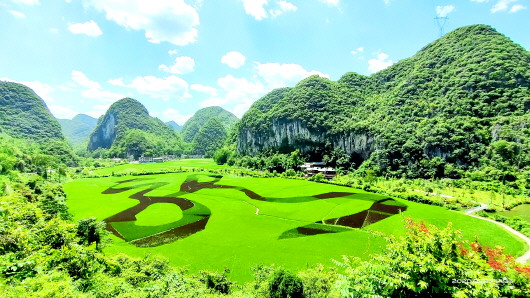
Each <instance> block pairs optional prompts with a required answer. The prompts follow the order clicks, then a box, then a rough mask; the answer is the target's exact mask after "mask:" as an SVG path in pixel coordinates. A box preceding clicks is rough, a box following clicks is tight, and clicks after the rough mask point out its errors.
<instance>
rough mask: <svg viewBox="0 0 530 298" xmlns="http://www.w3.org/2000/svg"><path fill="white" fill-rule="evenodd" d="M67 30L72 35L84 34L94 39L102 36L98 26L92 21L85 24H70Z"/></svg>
mask: <svg viewBox="0 0 530 298" xmlns="http://www.w3.org/2000/svg"><path fill="white" fill-rule="evenodd" d="M68 30H69V31H70V32H72V33H73V34H85V35H88V36H92V37H96V36H100V35H101V34H103V32H102V31H101V29H100V28H99V26H98V24H96V22H94V21H89V22H86V23H76V24H70V25H69V26H68Z"/></svg>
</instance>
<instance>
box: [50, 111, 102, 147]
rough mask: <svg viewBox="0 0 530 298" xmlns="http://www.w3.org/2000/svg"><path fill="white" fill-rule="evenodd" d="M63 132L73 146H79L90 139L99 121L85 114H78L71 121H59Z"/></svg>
mask: <svg viewBox="0 0 530 298" xmlns="http://www.w3.org/2000/svg"><path fill="white" fill-rule="evenodd" d="M57 121H59V124H60V125H61V130H62V132H63V134H64V136H65V137H66V139H67V140H68V142H69V143H70V144H71V145H72V146H77V145H80V144H82V143H83V142H85V141H87V140H88V137H89V136H90V134H91V133H92V131H93V130H94V128H96V125H97V123H98V119H96V118H92V117H90V116H88V115H85V114H78V115H76V116H75V117H74V118H72V119H71V120H70V119H57Z"/></svg>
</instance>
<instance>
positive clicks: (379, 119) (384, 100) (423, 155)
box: [237, 25, 530, 177]
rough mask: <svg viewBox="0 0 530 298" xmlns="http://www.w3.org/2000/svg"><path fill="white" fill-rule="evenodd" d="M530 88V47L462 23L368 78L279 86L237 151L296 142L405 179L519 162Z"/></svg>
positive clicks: (248, 117) (248, 125)
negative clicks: (525, 47) (287, 86)
mask: <svg viewBox="0 0 530 298" xmlns="http://www.w3.org/2000/svg"><path fill="white" fill-rule="evenodd" d="M529 86H530V53H529V52H528V51H526V50H525V49H524V48H522V47H521V46H519V45H517V44H515V43H514V42H512V41H511V40H510V39H509V38H507V37H506V36H504V35H502V34H500V33H498V32H497V31H496V30H495V29H493V28H491V27H489V26H485V25H474V26H468V27H463V28H459V29H457V30H455V31H453V32H451V33H449V34H447V35H445V36H444V37H442V38H440V39H439V40H437V41H435V42H433V43H431V44H429V45H427V46H426V47H424V48H423V49H421V50H420V51H419V52H418V53H417V54H416V55H414V56H413V57H411V58H408V59H404V60H402V61H400V62H398V63H396V64H395V65H393V66H391V67H389V68H387V69H385V70H383V71H380V72H378V73H376V74H374V75H372V76H362V75H359V74H355V73H347V74H345V75H344V76H343V77H342V78H341V79H340V80H339V81H337V82H333V81H330V80H328V79H325V78H320V77H317V76H313V77H309V78H307V79H305V80H303V81H301V82H300V83H298V84H297V85H296V86H295V87H294V88H283V89H278V90H274V91H273V92H271V93H269V94H268V95H266V96H265V97H263V98H262V99H260V100H258V101H257V102H256V103H255V104H254V105H253V106H252V107H251V108H250V109H249V111H248V112H247V113H246V114H245V115H244V116H243V118H242V121H241V123H240V126H239V131H238V135H237V150H238V152H239V153H240V154H242V155H257V154H263V152H265V151H271V150H272V151H279V152H291V151H293V150H295V149H300V151H301V152H303V153H304V154H305V155H307V156H308V157H309V158H310V159H313V160H321V159H322V158H324V157H326V158H328V159H329V158H330V156H331V159H333V158H346V160H349V164H350V165H353V166H354V167H359V166H360V165H361V164H363V163H364V166H365V167H369V168H372V169H374V170H376V171H377V172H380V173H389V174H393V175H396V176H402V175H406V176H409V177H417V176H423V177H433V176H458V175H459V174H458V173H459V171H461V170H469V169H478V168H480V167H485V166H493V167H495V168H498V169H504V170H506V169H513V168H519V169H523V168H524V167H526V166H528V165H530V160H529V157H528V149H529V143H528V140H529V139H530V131H529V129H528V123H529V120H530V119H529V117H530V116H529V113H528V109H529V108H530V90H529ZM524 152H526V153H524Z"/></svg>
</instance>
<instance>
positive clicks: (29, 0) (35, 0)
mask: <svg viewBox="0 0 530 298" xmlns="http://www.w3.org/2000/svg"><path fill="white" fill-rule="evenodd" d="M11 2H14V3H19V4H25V5H38V4H39V0H11Z"/></svg>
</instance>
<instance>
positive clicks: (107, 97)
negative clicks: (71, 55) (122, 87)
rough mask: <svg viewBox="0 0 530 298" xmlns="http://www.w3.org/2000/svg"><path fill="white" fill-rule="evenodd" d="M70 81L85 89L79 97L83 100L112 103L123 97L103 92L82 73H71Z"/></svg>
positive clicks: (99, 86)
mask: <svg viewBox="0 0 530 298" xmlns="http://www.w3.org/2000/svg"><path fill="white" fill-rule="evenodd" d="M72 81H74V82H75V83H77V85H78V86H80V87H83V88H85V90H82V91H81V96H82V97H84V98H88V99H95V100H98V101H103V102H114V101H116V100H118V99H121V98H124V97H125V96H124V95H123V94H119V93H114V92H111V91H107V90H104V89H103V87H101V85H100V84H99V83H98V82H94V81H92V80H90V79H89V78H88V77H87V76H86V75H85V74H84V73H82V72H80V71H78V70H73V71H72Z"/></svg>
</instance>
